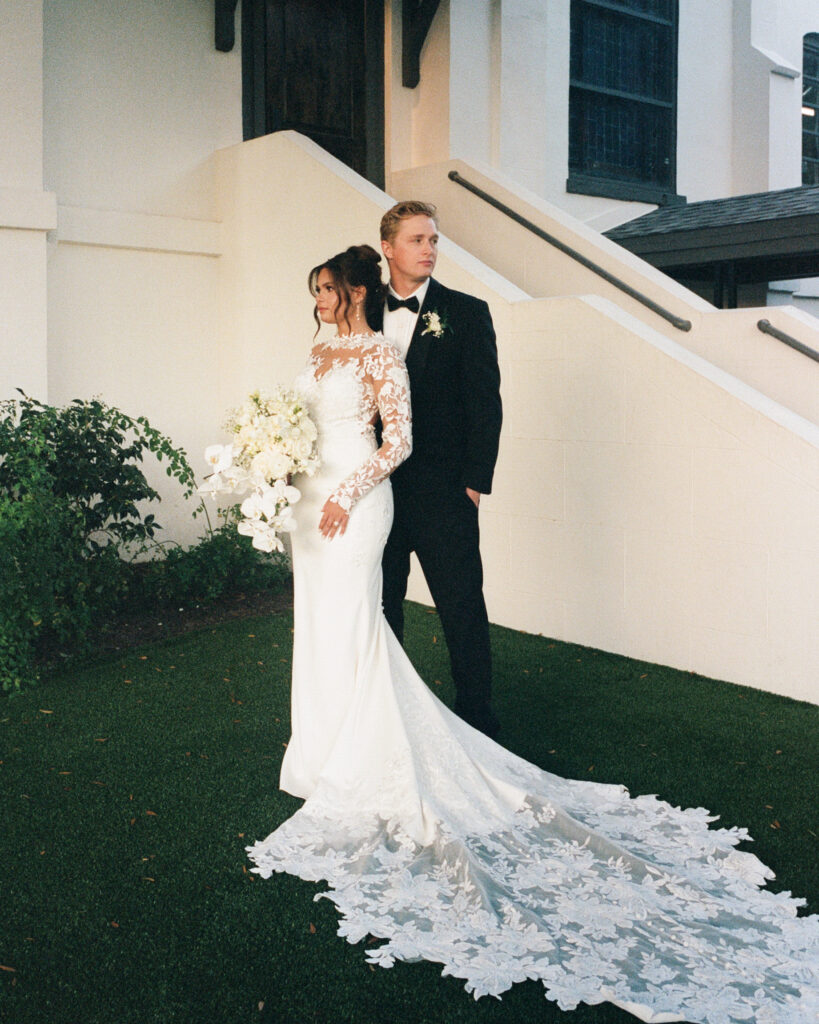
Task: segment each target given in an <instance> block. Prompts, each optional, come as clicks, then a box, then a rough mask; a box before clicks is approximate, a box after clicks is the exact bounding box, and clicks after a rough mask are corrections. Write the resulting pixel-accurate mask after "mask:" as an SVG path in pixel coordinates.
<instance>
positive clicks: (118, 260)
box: [41, 0, 242, 540]
mask: <svg viewBox="0 0 819 1024" xmlns="http://www.w3.org/2000/svg"><path fill="white" fill-rule="evenodd" d="M213 19H214V8H213V4H212V3H211V2H209V0H128V2H127V3H126V2H124V0H123V2H117V3H112V4H99V3H96V2H94V0H72V2H71V3H64V2H62V0H46V2H45V29H44V39H45V46H44V56H43V62H42V63H43V78H44V96H45V101H44V118H43V119H42V125H43V136H44V140H45V143H44V148H45V178H46V181H47V185H48V187H49V188H50V189H52V190H53V191H54V192H55V193H56V197H57V224H56V231H53V232H52V233H51V236H50V244H49V255H48V304H47V308H48V320H49V330H48V337H49V341H48V360H49V378H48V400H49V401H51V402H52V403H55V404H62V403H64V402H67V401H70V400H71V399H72V398H75V397H82V398H87V397H90V396H92V395H98V396H99V397H101V398H102V399H103V400H104V401H106V402H108V403H109V404H112V405H116V406H118V407H120V408H122V409H123V410H124V411H125V412H127V413H129V414H131V415H134V416H136V415H146V416H147V417H148V418H149V419H150V421H151V423H152V424H153V425H154V426H155V427H157V428H158V429H160V430H162V431H163V432H164V433H166V434H168V435H170V437H171V438H172V439H173V441H174V442H175V443H176V444H178V445H181V446H182V447H184V448H185V449H186V450H187V451H188V454H189V456H190V458H191V462H192V464H193V465H194V467H195V468H196V469H200V468H201V469H203V468H204V467H203V466H202V463H201V453H202V450H203V448H204V446H205V445H206V444H207V443H209V442H210V440H211V438H212V427H211V426H210V424H209V423H206V422H205V417H203V415H202V409H203V408H208V409H210V408H220V409H221V406H220V404H219V398H218V385H219V372H220V371H219V368H220V341H219V338H220V336H219V301H218V290H219V286H218V281H219V267H218V261H219V254H220V252H221V238H220V226H219V223H218V220H217V211H218V206H219V203H218V194H217V177H216V168H215V161H214V158H213V154H214V152H215V151H216V150H217V149H218V148H219V147H220V146H224V145H229V144H231V143H235V142H238V141H240V140H241V137H242V124H241V112H242V105H241V49H240V45H237V47H236V48H235V49H234V51H233V52H231V53H219V52H217V51H216V50H215V49H214V45H213V32H214V25H213ZM238 29H239V18H238V15H237V35H238ZM237 44H238V39H237ZM42 308H43V310H45V308H46V305H45V303H43V307H42ZM41 395H42V392H41ZM150 477H151V480H152V482H153V483H154V484H155V485H156V486H157V487H158V489H159V490H160V492H161V493H163V494H164V495H166V498H167V500H166V501H165V502H163V505H162V506H161V507H160V509H159V510H158V514H157V518H158V519H159V520H160V522H162V524H163V526H165V527H166V529H167V532H166V537H168V538H173V539H175V540H189V539H191V538H192V537H193V536H194V535H195V533H196V532H198V531H199V529H201V526H200V525H198V524H196V523H195V522H194V521H193V520H191V518H190V511H191V507H192V506H188V507H184V506H183V505H182V504H181V503H180V502H179V501H178V489H177V487H176V485H175V484H173V483H169V481H168V480H167V478H166V477H165V474H164V470H163V469H162V468H161V467H158V466H151V468H150Z"/></svg>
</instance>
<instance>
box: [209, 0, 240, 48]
mask: <svg viewBox="0 0 819 1024" xmlns="http://www.w3.org/2000/svg"><path fill="white" fill-rule="evenodd" d="M215 2H216V20H215V27H214V42H215V44H216V49H217V50H221V51H222V52H223V53H229V52H230V51H231V50H232V49H233V46H234V43H235V42H236V23H235V15H236V5H237V3H238V2H239V0H215Z"/></svg>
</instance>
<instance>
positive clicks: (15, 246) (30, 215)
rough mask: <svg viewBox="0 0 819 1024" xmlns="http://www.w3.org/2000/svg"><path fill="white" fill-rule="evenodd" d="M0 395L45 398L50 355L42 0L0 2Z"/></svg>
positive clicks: (50, 209)
mask: <svg viewBox="0 0 819 1024" xmlns="http://www.w3.org/2000/svg"><path fill="white" fill-rule="evenodd" d="M0 25H2V32H0V311H1V312H2V316H1V317H0V398H7V397H10V396H12V395H13V394H14V393H15V392H14V389H15V388H22V389H23V390H24V391H26V392H27V393H28V394H33V395H42V394H44V393H45V390H46V388H47V382H48V365H47V354H46V337H47V323H46V232H47V231H48V230H49V229H50V228H53V227H54V225H55V223H56V211H55V204H54V197H53V196H52V195H49V194H48V193H46V192H44V191H43V133H42V124H43V78H42V62H43V19H42V4H41V3H40V2H39V0H0Z"/></svg>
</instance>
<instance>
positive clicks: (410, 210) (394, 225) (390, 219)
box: [381, 199, 438, 243]
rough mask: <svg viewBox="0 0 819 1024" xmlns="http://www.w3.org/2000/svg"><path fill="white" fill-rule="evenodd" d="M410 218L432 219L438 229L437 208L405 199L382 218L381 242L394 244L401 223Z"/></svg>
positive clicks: (415, 200) (429, 204) (430, 204)
mask: <svg viewBox="0 0 819 1024" xmlns="http://www.w3.org/2000/svg"><path fill="white" fill-rule="evenodd" d="M408 217H430V218H431V219H432V220H433V221H435V227H436V228H437V227H438V210H437V207H435V206H433V205H432V203H422V202H421V201H420V200H418V199H405V200H404V201H403V202H401V203H396V204H395V206H393V207H391V208H390V209H389V210H387V212H386V213H385V214H384V216H383V217H382V218H381V241H382V242H389V243H392V241H393V239H394V238H395V236H396V235H397V234H398V230H399V228H400V227H401V221H402V220H407V218H408Z"/></svg>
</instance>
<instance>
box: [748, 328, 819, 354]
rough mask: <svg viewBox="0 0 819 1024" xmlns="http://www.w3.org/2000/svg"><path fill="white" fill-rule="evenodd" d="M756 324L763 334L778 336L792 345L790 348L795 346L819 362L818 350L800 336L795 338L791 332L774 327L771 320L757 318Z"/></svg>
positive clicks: (777, 337) (778, 338) (798, 350)
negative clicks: (800, 338)
mask: <svg viewBox="0 0 819 1024" xmlns="http://www.w3.org/2000/svg"><path fill="white" fill-rule="evenodd" d="M756 325H757V327H758V328H759V329H760V331H762V333H763V334H770V336H771V337H772V338H776V339H777V341H782V342H784V343H785V344H786V345H788V346H790V348H794V349H796V351H797V352H801V353H802V355H803V356H807V357H808V359H814V360H815V361H816V362H817V363H819V352H817V351H816V349H815V348H811V347H810V346H809V345H805V344H804V342H801V341H799V339H798V338H794V337H792V336H791V335H790V334H786V333H785V332H784V331H780V330H779V328H778V327H774V325H773V324H772V323H771V321H770V320H757V322H756Z"/></svg>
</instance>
